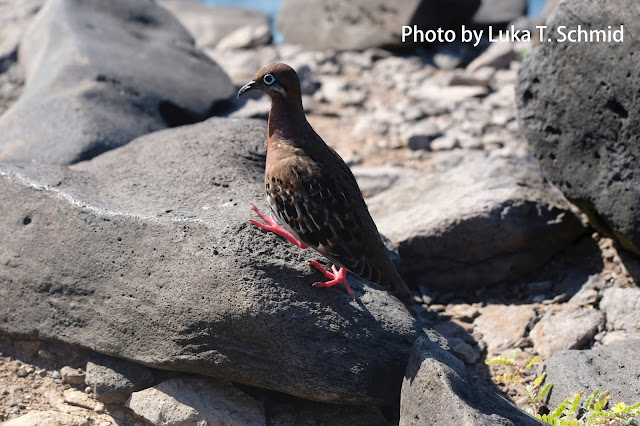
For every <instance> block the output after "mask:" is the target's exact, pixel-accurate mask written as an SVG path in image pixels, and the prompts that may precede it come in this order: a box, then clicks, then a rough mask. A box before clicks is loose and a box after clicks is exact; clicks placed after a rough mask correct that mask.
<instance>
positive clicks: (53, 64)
mask: <svg viewBox="0 0 640 426" xmlns="http://www.w3.org/2000/svg"><path fill="white" fill-rule="evenodd" d="M53 41H55V42H53ZM19 58H20V63H21V65H22V67H23V68H24V70H25V74H26V86H25V90H24V92H23V94H22V96H21V97H20V99H19V100H18V101H17V102H16V103H15V104H13V105H12V107H11V108H10V109H9V110H7V111H6V112H5V113H4V114H3V115H2V116H1V117H0V160H3V161H32V160H33V161H37V162H41V163H51V164H70V163H74V162H77V161H81V160H86V159H89V158H92V157H93V156H95V155H98V154H100V153H102V152H105V151H108V150H110V149H113V148H116V147H118V146H121V145H123V144H126V143H127V142H129V141H130V140H132V139H133V138H135V137H137V136H139V135H142V134H145V133H149V132H152V131H154V130H159V129H163V128H165V127H167V126H176V125H180V124H185V123H192V122H195V121H199V120H202V119H204V118H206V117H207V116H208V115H209V114H210V111H211V109H212V106H213V105H214V104H215V103H216V102H218V101H222V100H225V99H227V98H228V97H230V96H232V95H233V87H232V86H231V83H230V81H229V78H228V77H227V76H226V74H224V72H223V71H222V70H221V69H220V68H219V67H218V66H217V65H216V64H215V63H214V62H212V61H211V60H210V59H208V58H207V57H206V56H204V55H203V54H201V53H200V52H199V51H198V50H196V49H195V48H194V46H193V40H192V38H191V36H190V35H189V34H188V33H187V32H186V31H185V30H184V28H183V27H182V26H181V25H180V23H179V22H178V21H177V19H175V18H174V17H173V16H172V15H171V13H169V12H168V11H166V10H165V9H163V8H162V7H160V6H158V5H157V4H156V3H155V2H154V1H152V0H113V1H108V2H104V1H101V0H51V1H49V2H47V3H46V4H45V5H44V6H43V8H42V9H41V10H40V12H39V14H38V15H37V17H36V18H35V20H34V22H33V25H32V26H31V27H30V29H29V31H27V33H26V35H25V36H24V38H23V39H22V42H21V45H20V51H19Z"/></svg>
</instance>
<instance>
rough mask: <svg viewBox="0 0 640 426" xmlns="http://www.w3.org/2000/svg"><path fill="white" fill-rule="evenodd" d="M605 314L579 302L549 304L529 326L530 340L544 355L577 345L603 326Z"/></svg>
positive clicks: (582, 345)
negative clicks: (558, 305) (530, 327)
mask: <svg viewBox="0 0 640 426" xmlns="http://www.w3.org/2000/svg"><path fill="white" fill-rule="evenodd" d="M604 320H605V316H604V314H603V313H602V312H601V311H598V310H596V309H590V308H584V307H582V306H575V305H567V306H566V307H562V308H560V307H557V306H552V307H551V308H550V309H549V310H548V311H547V312H546V313H545V314H544V316H543V317H542V318H541V319H540V321H539V322H538V323H537V324H536V325H535V327H533V329H532V330H531V340H532V341H533V346H534V348H535V349H536V351H537V352H538V353H539V354H540V356H542V358H543V359H547V358H549V357H550V356H551V355H553V354H554V353H556V352H558V351H561V350H564V349H580V348H582V347H584V345H586V344H587V343H589V341H590V340H591V339H592V338H593V337H594V336H595V335H596V333H597V332H598V331H600V330H601V329H602V328H603V326H604Z"/></svg>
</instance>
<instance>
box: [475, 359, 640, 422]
mask: <svg viewBox="0 0 640 426" xmlns="http://www.w3.org/2000/svg"><path fill="white" fill-rule="evenodd" d="M541 361H542V358H540V357H539V356H537V355H536V356H533V357H531V358H529V359H527V360H526V361H525V362H524V363H522V362H520V361H518V351H517V350H514V351H513V352H511V353H509V354H507V355H505V356H497V357H494V358H491V359H488V360H486V361H485V364H487V365H490V364H500V365H505V366H508V367H510V370H511V371H507V372H505V373H503V374H497V375H495V376H494V378H493V379H494V381H495V382H496V383H503V384H508V383H520V384H521V385H523V389H524V393H525V395H526V396H527V400H528V402H529V409H528V410H527V411H528V412H529V414H532V415H535V417H536V418H538V419H540V420H542V421H543V422H546V423H548V424H550V425H553V426H599V425H605V426H613V425H634V426H640V425H638V422H637V419H636V417H638V416H640V403H637V404H633V405H626V404H625V403H623V402H620V403H618V404H615V405H614V406H613V407H611V408H609V409H607V408H606V407H607V406H608V403H609V399H610V398H611V395H610V393H609V391H605V392H602V393H601V392H600V390H598V389H596V390H595V391H594V392H593V393H592V394H591V395H589V396H588V397H587V398H586V399H585V400H584V402H583V401H582V397H583V395H584V392H582V391H581V392H578V393H577V394H576V395H574V396H573V397H572V398H567V399H565V400H564V401H562V402H561V403H560V405H558V407H557V408H556V409H555V410H549V409H548V408H549V407H547V400H548V397H549V391H550V390H551V388H552V387H553V384H552V383H546V379H547V373H542V374H541V375H540V376H532V375H531V374H527V372H528V371H529V370H530V369H531V367H533V366H534V365H536V364H537V363H539V362H541ZM532 377H533V379H532Z"/></svg>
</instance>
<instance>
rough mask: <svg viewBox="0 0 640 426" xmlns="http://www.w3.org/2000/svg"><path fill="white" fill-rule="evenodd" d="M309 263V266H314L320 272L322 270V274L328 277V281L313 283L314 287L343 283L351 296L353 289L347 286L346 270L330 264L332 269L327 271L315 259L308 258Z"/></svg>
mask: <svg viewBox="0 0 640 426" xmlns="http://www.w3.org/2000/svg"><path fill="white" fill-rule="evenodd" d="M309 264H310V265H311V266H314V267H315V268H316V269H317V270H319V271H320V272H322V274H323V275H324V276H325V277H327V278H329V280H330V281H327V282H325V283H321V282H318V283H314V284H313V286H314V287H331V286H334V285H336V284H340V283H342V284H344V287H345V288H346V289H347V293H349V295H350V296H353V290H351V287H349V283H347V270H346V269H344V268H340V270H338V269H336V266H335V265H331V270H332V271H333V273H331V272H329V271H327V270H326V269H325V267H324V266H322V265H321V264H320V263H318V262H317V261H315V260H310V261H309Z"/></svg>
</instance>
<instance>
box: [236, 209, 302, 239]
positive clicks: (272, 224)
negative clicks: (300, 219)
mask: <svg viewBox="0 0 640 426" xmlns="http://www.w3.org/2000/svg"><path fill="white" fill-rule="evenodd" d="M251 208H252V209H253V211H254V212H256V213H257V214H258V216H260V219H262V220H264V221H265V223H260V222H258V221H257V220H250V221H249V223H251V224H252V225H255V226H257V227H259V228H262V229H266V230H267V231H271V232H273V233H275V234H278V235H280V236H282V237H285V238H286V239H287V241H289V242H290V243H291V244H293V245H296V246H298V247H300V248H301V249H303V250H304V249H306V248H309V246H308V245H306V244H305V243H303V242H302V241H300V240H298V239H297V238H296V237H294V236H293V234H292V233H291V232H289V231H287V230H286V229H284V228H283V227H282V226H280V225H278V222H276V220H275V219H274V218H273V217H268V216H266V215H265V214H263V213H262V212H261V211H260V210H258V208H257V207H256V206H251Z"/></svg>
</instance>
